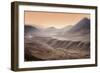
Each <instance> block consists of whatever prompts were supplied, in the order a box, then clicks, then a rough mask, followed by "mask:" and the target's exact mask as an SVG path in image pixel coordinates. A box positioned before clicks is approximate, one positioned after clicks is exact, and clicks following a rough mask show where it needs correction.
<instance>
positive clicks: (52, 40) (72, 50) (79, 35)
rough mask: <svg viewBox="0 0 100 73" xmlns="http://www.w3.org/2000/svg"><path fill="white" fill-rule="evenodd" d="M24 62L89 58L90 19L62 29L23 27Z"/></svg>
mask: <svg viewBox="0 0 100 73" xmlns="http://www.w3.org/2000/svg"><path fill="white" fill-rule="evenodd" d="M24 47H25V49H24V52H25V53H24V58H25V61H46V60H64V59H66V60H67V59H86V58H90V19H89V18H86V17H84V18H82V19H81V20H80V21H79V22H77V23H76V24H75V25H69V26H65V27H63V28H55V27H53V26H52V27H48V28H38V27H36V26H34V25H27V24H25V25H24Z"/></svg>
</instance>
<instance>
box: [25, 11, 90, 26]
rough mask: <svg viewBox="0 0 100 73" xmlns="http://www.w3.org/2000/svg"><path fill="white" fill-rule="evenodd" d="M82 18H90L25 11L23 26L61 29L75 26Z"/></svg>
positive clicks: (70, 14)
mask: <svg viewBox="0 0 100 73" xmlns="http://www.w3.org/2000/svg"><path fill="white" fill-rule="evenodd" d="M84 17H87V18H90V15H89V14H75V13H54V12H31V11H25V24H27V25H33V26H36V27H40V28H48V27H56V28H63V27H65V26H68V25H75V24H76V23H77V22H79V21H80V20H81V19H83V18H84Z"/></svg>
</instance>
